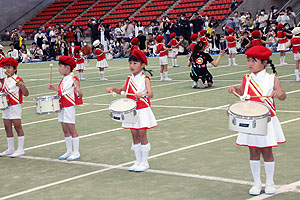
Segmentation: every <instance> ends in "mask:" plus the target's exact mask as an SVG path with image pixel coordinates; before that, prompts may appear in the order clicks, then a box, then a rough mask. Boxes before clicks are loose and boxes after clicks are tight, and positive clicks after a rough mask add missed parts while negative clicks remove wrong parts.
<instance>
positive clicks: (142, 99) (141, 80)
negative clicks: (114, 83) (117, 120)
mask: <svg viewBox="0 0 300 200" xmlns="http://www.w3.org/2000/svg"><path fill="white" fill-rule="evenodd" d="M143 81H145V74H142V75H141V78H140V81H139V84H138V85H137V90H136V91H134V93H137V92H140V89H141V86H142V83H143ZM130 83H132V84H133V83H134V81H133V80H132V76H131V77H130V79H129V81H128V85H127V88H126V94H128V89H129V85H130ZM140 100H141V101H143V102H144V103H145V104H147V105H148V102H147V101H145V100H144V98H141V99H140ZM135 101H136V102H137V101H138V98H137V97H136V98H135ZM148 106H149V105H148Z"/></svg>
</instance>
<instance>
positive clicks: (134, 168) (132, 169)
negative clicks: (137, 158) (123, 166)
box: [128, 162, 140, 172]
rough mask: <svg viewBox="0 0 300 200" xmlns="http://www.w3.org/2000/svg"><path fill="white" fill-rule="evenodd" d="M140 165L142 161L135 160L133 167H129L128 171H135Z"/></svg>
mask: <svg viewBox="0 0 300 200" xmlns="http://www.w3.org/2000/svg"><path fill="white" fill-rule="evenodd" d="M139 165H140V163H138V162H135V163H134V164H133V165H132V166H131V167H129V168H128V171H130V172H133V171H135V170H136V168H137V167H138V166H139Z"/></svg>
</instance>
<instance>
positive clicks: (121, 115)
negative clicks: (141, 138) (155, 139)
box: [109, 98, 138, 124]
mask: <svg viewBox="0 0 300 200" xmlns="http://www.w3.org/2000/svg"><path fill="white" fill-rule="evenodd" d="M109 112H110V113H109V114H110V116H111V118H112V120H115V121H117V122H123V123H129V124H134V123H135V122H136V121H137V119H138V116H137V112H136V102H135V101H134V100H132V99H127V98H122V99H117V100H115V101H113V102H111V104H110V105H109Z"/></svg>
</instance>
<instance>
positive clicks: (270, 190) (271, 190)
mask: <svg viewBox="0 0 300 200" xmlns="http://www.w3.org/2000/svg"><path fill="white" fill-rule="evenodd" d="M265 193H266V194H275V193H276V188H275V185H274V184H273V183H267V184H266V187H265Z"/></svg>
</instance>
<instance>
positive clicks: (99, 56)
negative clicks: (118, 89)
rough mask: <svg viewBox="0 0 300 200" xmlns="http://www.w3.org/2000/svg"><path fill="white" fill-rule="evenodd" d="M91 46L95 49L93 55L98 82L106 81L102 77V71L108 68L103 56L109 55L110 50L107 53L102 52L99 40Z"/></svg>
mask: <svg viewBox="0 0 300 200" xmlns="http://www.w3.org/2000/svg"><path fill="white" fill-rule="evenodd" d="M93 46H94V47H95V48H96V49H95V51H94V53H95V55H96V56H97V64H96V67H97V68H99V74H100V81H107V78H105V77H104V69H105V68H108V63H107V61H106V56H105V54H107V53H109V52H110V51H111V50H112V48H110V49H109V50H107V51H104V50H103V49H101V48H100V46H101V43H100V41H99V40H95V41H94V43H93Z"/></svg>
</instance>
